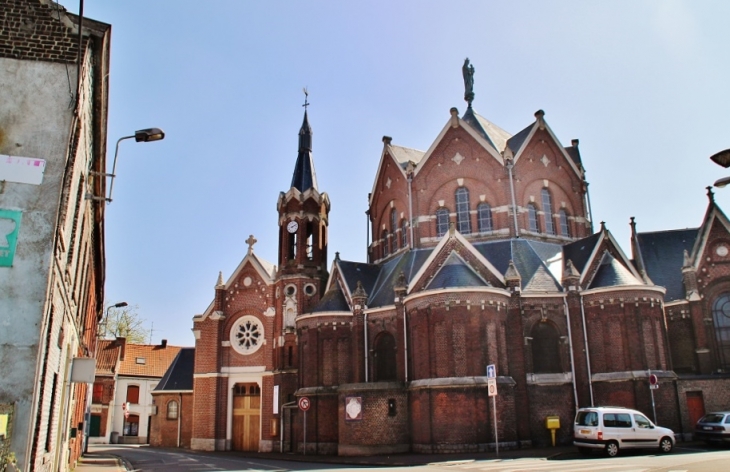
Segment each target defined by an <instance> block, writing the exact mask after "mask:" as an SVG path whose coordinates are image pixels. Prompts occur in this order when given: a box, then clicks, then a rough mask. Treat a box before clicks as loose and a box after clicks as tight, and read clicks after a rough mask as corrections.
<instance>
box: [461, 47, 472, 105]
mask: <svg viewBox="0 0 730 472" xmlns="http://www.w3.org/2000/svg"><path fill="white" fill-rule="evenodd" d="M461 73H462V74H463V75H464V100H466V101H467V102H468V103H469V106H471V102H472V101H474V65H473V64H470V63H469V58H468V57H467V58H466V59H464V65H463V66H462V68H461Z"/></svg>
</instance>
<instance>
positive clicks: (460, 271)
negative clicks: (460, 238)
mask: <svg viewBox="0 0 730 472" xmlns="http://www.w3.org/2000/svg"><path fill="white" fill-rule="evenodd" d="M487 286H489V283H488V282H486V281H485V280H484V279H482V278H481V277H480V276H479V275H478V274H477V273H476V272H474V269H472V268H471V267H469V266H468V265H467V264H466V263H465V262H464V260H463V259H461V258H460V257H459V256H457V255H456V253H454V252H452V253H451V254H450V255H449V257H447V258H446V261H444V263H443V265H442V266H441V268H440V269H439V270H438V272H437V273H436V275H435V276H434V278H433V279H432V280H431V282H429V283H428V285H427V287H426V288H427V289H428V290H435V289H440V288H458V287H487Z"/></svg>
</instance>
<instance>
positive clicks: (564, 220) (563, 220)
mask: <svg viewBox="0 0 730 472" xmlns="http://www.w3.org/2000/svg"><path fill="white" fill-rule="evenodd" d="M558 214H559V215H560V234H562V235H563V236H567V237H570V226H569V225H568V214H567V213H566V212H565V210H563V209H561V210H560V212H559V213H558Z"/></svg>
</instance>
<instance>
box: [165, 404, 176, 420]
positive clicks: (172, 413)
mask: <svg viewBox="0 0 730 472" xmlns="http://www.w3.org/2000/svg"><path fill="white" fill-rule="evenodd" d="M177 410H178V404H177V402H176V401H175V400H172V401H171V402H169V403H168V404H167V419H168V420H176V419H177V413H178V411H177Z"/></svg>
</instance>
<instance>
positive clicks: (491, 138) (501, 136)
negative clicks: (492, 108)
mask: <svg viewBox="0 0 730 472" xmlns="http://www.w3.org/2000/svg"><path fill="white" fill-rule="evenodd" d="M461 119H462V120H464V121H465V122H466V123H467V124H468V125H469V126H471V127H472V128H473V129H474V130H475V131H476V132H478V133H479V134H480V135H481V136H482V137H483V138H484V139H486V140H487V142H489V144H491V145H492V147H493V148H494V149H496V150H497V151H499V152H501V151H503V150H504V148H505V145H506V144H507V140H509V139H510V137H511V135H510V134H509V133H508V132H507V131H505V130H503V129H502V128H500V127H499V126H497V125H495V124H494V123H492V122H491V121H489V120H488V119H486V118H484V117H483V116H481V115H479V114H478V113H475V112H474V109H473V108H472V107H469V108H467V109H466V112H465V113H464V116H462V118H461Z"/></svg>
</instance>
